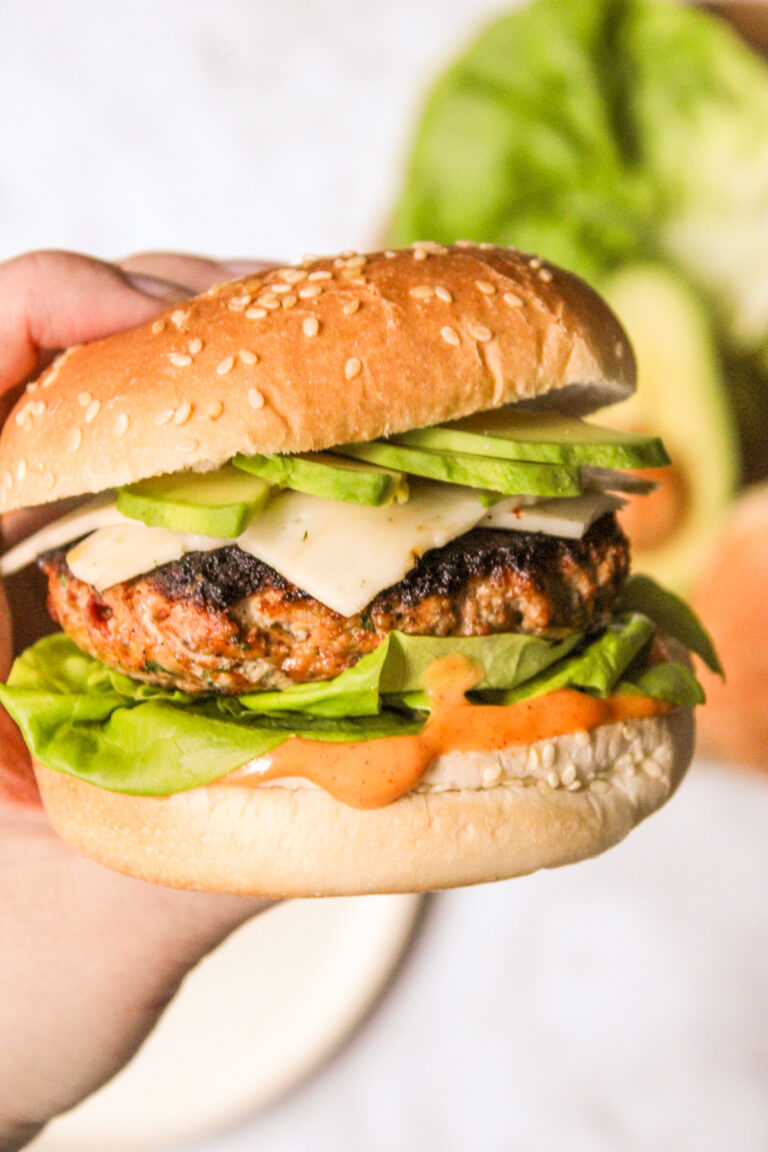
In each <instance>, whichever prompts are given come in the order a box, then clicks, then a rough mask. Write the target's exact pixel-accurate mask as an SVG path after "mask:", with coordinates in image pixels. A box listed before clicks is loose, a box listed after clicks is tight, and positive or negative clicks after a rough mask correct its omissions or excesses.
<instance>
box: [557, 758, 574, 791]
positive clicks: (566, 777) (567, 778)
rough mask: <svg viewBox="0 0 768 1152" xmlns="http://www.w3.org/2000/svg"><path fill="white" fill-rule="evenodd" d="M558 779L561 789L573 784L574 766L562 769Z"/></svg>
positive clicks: (570, 765)
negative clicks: (560, 781)
mask: <svg viewBox="0 0 768 1152" xmlns="http://www.w3.org/2000/svg"><path fill="white" fill-rule="evenodd" d="M560 779H561V780H562V782H563V787H565V788H567V787H568V785H569V784H573V782H574V780H575V779H576V765H575V764H569V765H568V767H567V768H563V770H562V772H561V773H560Z"/></svg>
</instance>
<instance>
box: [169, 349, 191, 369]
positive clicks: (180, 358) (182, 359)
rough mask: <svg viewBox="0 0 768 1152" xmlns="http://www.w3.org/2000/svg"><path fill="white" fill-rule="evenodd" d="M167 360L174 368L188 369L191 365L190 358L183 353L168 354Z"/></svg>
mask: <svg viewBox="0 0 768 1152" xmlns="http://www.w3.org/2000/svg"><path fill="white" fill-rule="evenodd" d="M168 359H169V360H170V362H171V364H173V366H174V368H188V367H189V365H190V364H191V363H192V357H191V356H187V354H186V353H185V352H169V353H168Z"/></svg>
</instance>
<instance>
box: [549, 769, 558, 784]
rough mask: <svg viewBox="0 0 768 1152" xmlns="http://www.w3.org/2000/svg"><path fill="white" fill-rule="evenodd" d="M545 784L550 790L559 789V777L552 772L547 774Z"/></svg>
mask: <svg viewBox="0 0 768 1152" xmlns="http://www.w3.org/2000/svg"><path fill="white" fill-rule="evenodd" d="M547 784H549V786H550V788H559V787H560V777H559V776H558V774H557V772H555V771H554V770H553V771H551V772H547Z"/></svg>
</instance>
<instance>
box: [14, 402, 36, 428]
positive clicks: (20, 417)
mask: <svg viewBox="0 0 768 1152" xmlns="http://www.w3.org/2000/svg"><path fill="white" fill-rule="evenodd" d="M31 415H32V413H31V412H30V405H29V404H27V405H26V407H25V408H22V409H21V411H20V412H17V413H16V423H17V424H18V426H19V428H23V427H24V425H25V424H26V423H27V422H28V421H29V418H30V417H31Z"/></svg>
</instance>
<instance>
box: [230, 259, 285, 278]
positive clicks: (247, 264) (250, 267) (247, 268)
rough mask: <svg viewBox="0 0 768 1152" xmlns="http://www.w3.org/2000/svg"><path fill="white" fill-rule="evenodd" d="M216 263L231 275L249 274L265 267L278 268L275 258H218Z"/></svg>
mask: <svg viewBox="0 0 768 1152" xmlns="http://www.w3.org/2000/svg"><path fill="white" fill-rule="evenodd" d="M218 263H219V264H220V265H221V267H222V268H224V269H225V271H227V272H231V274H232V275H233V276H251V275H253V274H254V273H256V272H264V271H265V269H267V268H278V267H280V265H279V264H278V263H277V261H276V260H219V261H218Z"/></svg>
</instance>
